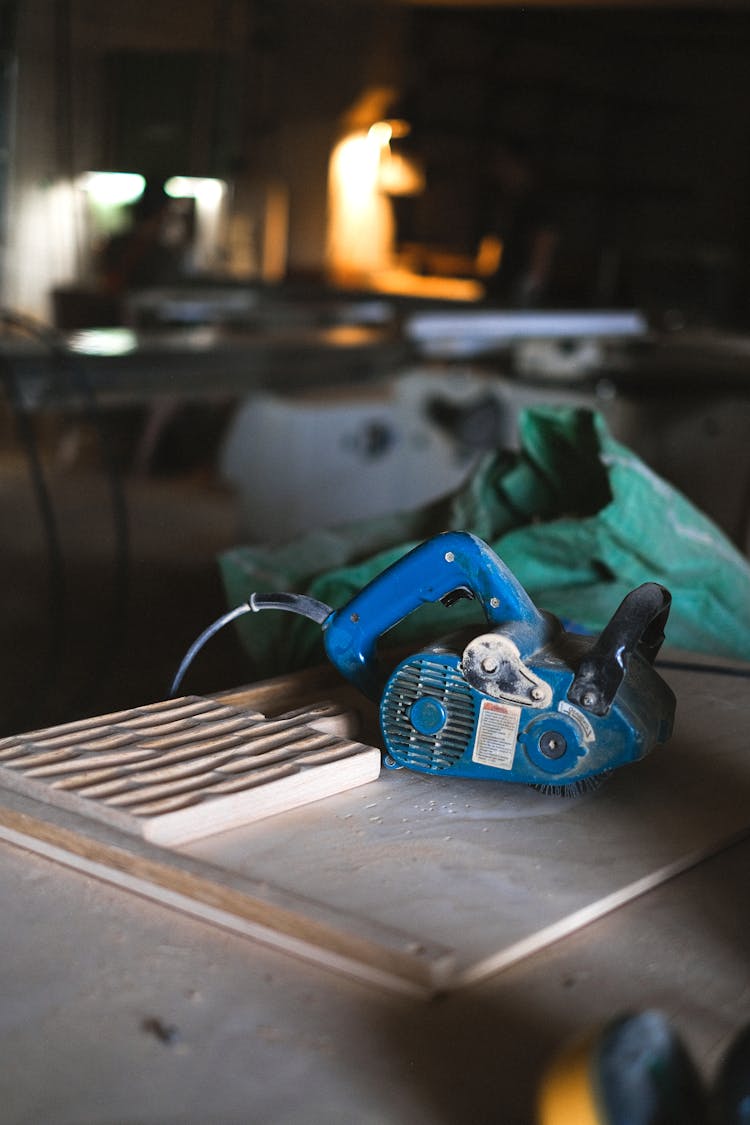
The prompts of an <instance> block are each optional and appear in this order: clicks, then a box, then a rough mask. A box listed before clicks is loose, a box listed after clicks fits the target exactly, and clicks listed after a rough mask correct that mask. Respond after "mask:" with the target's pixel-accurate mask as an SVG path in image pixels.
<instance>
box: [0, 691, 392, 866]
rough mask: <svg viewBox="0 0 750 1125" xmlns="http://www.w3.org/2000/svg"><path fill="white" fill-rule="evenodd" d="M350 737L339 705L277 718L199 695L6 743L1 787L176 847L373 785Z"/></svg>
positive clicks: (368, 762) (367, 755)
mask: <svg viewBox="0 0 750 1125" xmlns="http://www.w3.org/2000/svg"><path fill="white" fill-rule="evenodd" d="M351 733H352V731H351V716H350V715H349V713H348V712H346V711H345V710H344V709H343V708H341V707H339V706H337V705H335V704H331V703H322V704H317V705H316V706H308V707H301V708H298V709H296V710H293V711H288V712H286V713H284V714H281V715H278V716H276V717H275V718H269V719H267V718H266V717H265V716H264V715H263V714H262V713H261V712H260V711H256V710H252V709H248V708H246V707H238V706H236V705H234V704H232V703H229V702H224V701H222V700H216V699H205V698H200V697H197V696H188V697H183V698H180V699H171V700H167V701H165V702H161V703H154V704H151V705H148V706H145V707H136V708H131V709H129V710H126V711H119V712H117V713H115V714H110V715H104V716H99V717H97V718H94V719H85V720H82V721H80V722H76V723H69V724H66V725H64V726H59V727H53V728H48V729H47V730H41V731H34V732H32V733H30V734H24V735H19V736H17V737H12V738H6V739H3V740H2V741H1V742H0V785H1V786H3V787H5V788H6V789H11V790H14V791H16V792H19V793H23V794H24V795H25V796H28V797H33V798H34V799H36V800H41V801H44V802H47V803H49V804H52V805H55V806H57V807H60V808H64V809H67V810H69V811H70V812H75V813H78V814H80V815H82V816H86V817H91V818H93V819H95V820H99V821H103V822H105V823H107V824H110V825H112V826H113V827H115V828H118V829H120V830H123V831H126V832H133V833H135V834H136V835H139V836H141V837H143V838H144V839H146V840H150V841H152V842H154V843H158V844H163V845H166V846H175V845H179V844H184V843H187V842H188V841H190V840H195V839H199V838H201V837H203V836H207V835H211V834H213V833H216V832H222V831H225V830H227V829H231V828H236V827H239V826H241V825H243V824H248V823H251V822H253V821H255V820H259V819H261V818H262V817H266V816H270V815H273V814H274V813H277V812H282V811H286V810H287V809H292V808H296V807H298V806H299V805H302V804H306V803H308V802H309V801H314V800H318V799H320V798H322V797H326V796H330V795H331V794H333V793H339V792H342V791H343V790H345V789H349V788H351V787H353V786H355V785H359V784H363V783H364V782H367V781H371V780H374V779H375V778H376V777H377V776H378V773H379V770H380V753H379V751H377V750H375V749H373V748H372V747H369V746H365V745H363V744H362V743H359V742H355V741H352V739H351V738H350V737H349V736H350V734H351Z"/></svg>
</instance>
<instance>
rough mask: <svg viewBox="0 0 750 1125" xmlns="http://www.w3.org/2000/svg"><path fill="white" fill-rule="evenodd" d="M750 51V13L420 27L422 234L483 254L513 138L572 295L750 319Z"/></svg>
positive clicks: (412, 68)
mask: <svg viewBox="0 0 750 1125" xmlns="http://www.w3.org/2000/svg"><path fill="white" fill-rule="evenodd" d="M749 49H750V13H747V12H745V11H741V10H731V9H729V10H727V9H724V10H721V9H718V10H717V9H716V8H715V7H714V8H711V9H709V8H707V9H705V10H695V9H693V10H690V11H687V10H686V11H681V10H678V9H663V10H659V9H656V10H655V9H648V8H644V9H642V10H635V11H627V12H625V11H617V10H613V11H606V10H596V11H591V10H584V9H581V10H574V9H568V10H549V9H546V10H545V9H527V10H515V9H493V10H489V11H488V10H471V9H465V8H464V9H428V10H421V9H420V10H417V11H415V12H414V13H413V16H412V23H411V42H410V48H409V51H408V53H407V58H408V64H407V73H408V83H407V89H406V90H405V97H404V112H405V113H406V114H407V115H408V116H409V118H410V119H411V121H412V124H413V126H414V129H413V134H412V138H411V144H412V145H413V146H414V147H416V148H417V149H418V150H419V151H420V153H421V154H422V156H423V158H424V160H425V162H426V165H427V172H428V185H429V187H428V192H427V193H426V194H425V196H424V197H423V198H422V199H421V200H419V201H416V203H415V204H414V205H413V206H412V213H411V215H410V216H409V225H408V234H409V235H411V236H412V237H417V238H420V239H424V240H427V241H432V242H435V243H442V244H444V245H446V246H448V247H451V248H453V249H456V250H461V251H463V252H471V251H472V250H473V249H474V248H475V246H476V242H477V239H478V237H480V236H481V234H482V233H483V225H484V227H486V224H487V222H488V219H487V216H488V213H489V212H491V210H492V199H493V193H495V192H496V191H497V190H498V188H497V184H496V183H495V182H494V179H493V173H492V167H493V160H494V152H495V150H496V147H497V145H498V143H500V142H502V141H504V140H507V139H508V138H511V140H512V142H513V143H514V144H520V145H522V146H523V149H524V151H525V152H526V154H527V155H528V157H529V158H530V159H531V160H532V161H533V163H534V167H535V169H536V170H537V173H538V179H539V181H540V183H541V185H542V187H543V192H544V197H545V207H546V208H547V209H548V210H550V211H551V212H552V213H553V214H554V216H555V219H556V221H557V223H558V224H559V227H560V232H561V242H560V246H559V253H558V257H557V264H556V276H555V285H556V289H557V293H558V295H559V296H561V297H563V298H565V297H567V298H569V299H570V300H581V299H584V300H602V301H608V300H612V299H628V298H632V299H635V300H638V299H639V298H640V299H647V300H648V301H650V302H651V303H652V304H653V303H655V304H657V305H658V304H662V305H664V306H669V304H670V301H678V302H679V301H680V300H681V301H682V304H683V305H684V306H691V307H692V306H695V307H700V308H702V309H703V310H704V311H707V312H708V313H709V315H714V314H715V315H716V316H718V317H720V318H721V317H722V316H723V317H727V316H730V315H731V316H737V315H740V316H741V315H744V314H745V311H746V308H747V299H746V296H745V293H746V290H747V275H748V272H749V271H748V256H749V252H750V166H749V158H748V150H749V147H750V146H749V145H748V141H749V140H750V67H749V66H748V64H747V59H748V57H749V54H748V52H749Z"/></svg>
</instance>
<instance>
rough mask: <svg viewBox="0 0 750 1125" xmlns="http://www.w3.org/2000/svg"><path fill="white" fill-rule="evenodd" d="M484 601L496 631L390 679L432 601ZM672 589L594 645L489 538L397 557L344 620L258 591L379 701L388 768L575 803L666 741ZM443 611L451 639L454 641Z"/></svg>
mask: <svg viewBox="0 0 750 1125" xmlns="http://www.w3.org/2000/svg"><path fill="white" fill-rule="evenodd" d="M461 598H470V599H474V600H475V601H477V602H478V603H479V605H480V607H481V610H482V612H483V614H484V617H485V620H486V629H484V631H480V632H479V634H478V635H477V634H476V631H474V632H472V633H471V634H470V635H469V636H467V635H466V633H465V632H463V633H462V634H460V635H455V636H453V637H452V638H450V639H448V640H446V641H445V642H441V643H439V644H433V645H430V646H428V647H426V648H424V649H423V650H421V651H419V652H417V653H416V654H414V655H412V656H409V657H407V658H406V659H405V660H403V661H402V662H401V663H400V664H398V665H397V666H396V668H395V669H393V670H392V671H390V672H387V671H386V670H384V669H383V668H382V667H381V665H380V663H379V660H378V656H377V653H376V647H377V642H378V640H379V638H380V637H381V636H382V635H383V634H384V633H387V632H388V631H389V630H390V629H391V628H393V627H394V626H395V625H396V624H398V622H399V621H401V620H403V618H405V617H406V616H408V615H409V614H411V613H412V612H413V611H415V610H417V609H418V608H419V607H420V606H422V605H424V604H427V603H434V602H442V603H443V604H444V605H445V606H447V607H448V608H450V606H452V605H453V604H454V603H455V602H456V601H457V600H459V599H461ZM670 603H671V598H670V595H669V592H668V591H667V590H666V589H665V588H664V587H663V586H660V585H659V584H658V583H655V582H647V583H644V584H643V585H641V586H639V587H638V588H637V589H635V590H633V591H632V592H631V593H630V594H628V595H627V597H626V598H625V599H624V600H623V602H622V603H621V605H620V606H619V608H618V609H617V610H616V612H615V613H614V615H613V617H612V618H611V620H610V621H609V623H608V624H607V625H606V627H605V628H604V629H603V630H602V632H601V633H600V635H599V636H598V637H597V638H595V637H591V636H583V635H576V634H573V633H569V632H566V631H565V629H564V628H563V626H562V625H561V623H560V622H559V620H558V619H557V618H556V617H553V616H552V615H551V614H548V613H543V612H541V611H540V610H538V609H537V607H536V606H535V605H534V603H533V602H532V601H531V599H530V598H529V596H528V594H527V593H526V591H525V590H524V588H523V587H522V586H521V585H520V583H519V582H518V581H517V579H516V578H515V577H514V575H513V574H512V573H511V571H510V570H509V569H508V568H507V566H505V564H504V563H503V562H502V561H501V560H500V559H499V558H498V556H497V555H496V554H495V553H494V551H492V550H491V548H490V547H488V546H487V544H486V543H484V542H483V541H482V540H481V539H478V538H477V537H476V536H475V535H472V534H470V533H468V532H446V533H443V534H441V535H438V536H436V537H435V538H433V539H430V540H427V541H426V542H424V543H422V544H421V545H420V546H418V547H416V548H414V550H412V551H410V552H409V553H408V554H407V555H405V556H403V557H402V558H400V559H398V560H397V561H396V562H395V563H394V564H393V565H392V566H390V567H389V568H388V569H387V570H385V571H384V572H382V573H381V574H379V575H378V576H377V577H376V578H374V579H373V580H372V581H371V582H370V583H369V584H368V585H367V586H365V588H364V589H363V590H361V591H360V593H358V594H356V595H355V596H354V597H353V598H352V599H351V600H350V601H349V602H347V604H346V605H344V606H343V607H342V608H340V609H338V610H333V609H330V607H328V606H327V605H325V604H323V603H321V602H317V601H315V600H314V599H311V598H309V597H304V596H301V595H294V594H253V595H251V597H250V598H249V600H248V602H247V609H248V610H252V611H257V610H261V609H283V610H287V611H291V612H295V613H300V614H302V615H303V616H305V617H310V618H312V619H313V620H314V621H316V622H317V623H318V624H319V625H320V626H321V628H322V631H323V637H324V643H325V647H326V651H327V653H328V657H329V659H330V660H331V662H332V663H333V664H334V665H335V666H336V668H337V669H338V670H339V671H340V672H341V673H342V675H343V676H345V677H346V678H347V679H348V680H349V681H351V682H352V683H353V684H355V685H356V686H357V687H358V688H359V689H360V690H362V691H363V692H364V693H365V694H367V695H369V696H371V697H372V698H373V699H375V700H377V701H379V702H380V720H381V727H382V731H383V737H384V741H385V745H386V747H387V751H388V755H389V757H388V758H387V759H386V765H391V766H406V767H408V768H409V769H412V770H416V771H417V772H420V773H426V774H436V775H440V776H454V777H470V778H487V779H493V780H498V781H512V782H522V783H525V784H528V785H533V786H536V787H539V788H541V789H542V790H544V791H546V792H551V793H562V794H569V793H576V792H580V791H582V790H585V789H587V788H590V787H591V786H592V784H594V783H595V782H596V780H597V779H600V778H601V777H602V776H603V775H606V774H607V773H609V772H610V771H611V770H613V769H616V768H618V767H620V766H623V765H625V764H627V763H629V762H634V761H637V760H638V759H639V758H642V757H643V756H644V755H645V754H647V753H648V752H649V751H650V750H651V749H652V748H653V747H654V746H655V745H657V744H659V743H662V742H665V741H666V740H667V739H668V738H669V736H670V734H671V732H672V725H673V720H674V708H675V700H674V695H673V694H672V691H671V690H670V688H669V687H668V686H667V685H666V684H665V683H664V681H663V680H662V679H661V677H660V676H659V675H658V673H657V672H656V671H655V669H654V667H653V662H654V659H655V657H656V655H657V653H658V651H659V648H660V647H661V644H662V641H663V639H664V626H665V624H666V620H667V617H668V615H669V609H670ZM450 628H451V622H450V614H449V613H448V614H446V630H450Z"/></svg>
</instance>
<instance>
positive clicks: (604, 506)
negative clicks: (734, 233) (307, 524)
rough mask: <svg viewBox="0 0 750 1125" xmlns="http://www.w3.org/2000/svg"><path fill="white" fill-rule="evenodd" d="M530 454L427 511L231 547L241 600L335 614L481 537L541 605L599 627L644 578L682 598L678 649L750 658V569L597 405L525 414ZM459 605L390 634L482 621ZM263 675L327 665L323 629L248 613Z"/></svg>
mask: <svg viewBox="0 0 750 1125" xmlns="http://www.w3.org/2000/svg"><path fill="white" fill-rule="evenodd" d="M519 433H520V446H521V448H520V451H519V452H514V453H508V452H498V453H495V454H488V455H486V456H485V457H484V459H483V460H482V461H481V463H480V464H479V465H478V467H477V468H476V470H475V471H474V472H473V474H472V476H471V478H470V479H469V480H468V481H467V483H466V484H465V485H464V486H463V487H462V488H460V489H459V490H458V491H457V492H455V493H454V494H453V495H451V496H449V497H447V498H445V499H444V500H441V501H439V502H437V503H434V504H431V505H430V506H428V507H426V508H424V509H421V510H420V511H417V512H409V513H404V514H399V515H394V516H389V517H384V518H380V519H370V520H365V521H361V522H357V523H353V524H348V525H346V526H344V527H341V528H337V529H334V530H322V531H319V532H313V533H310V534H308V535H305V536H303V537H301V538H299V539H297V540H295V541H294V542H292V543H290V544H287V545H284V546H281V547H278V546H274V547H268V546H247V547H237V548H235V549H233V550H230V551H227V552H226V553H224V554H223V555H222V556H221V557H220V566H221V571H222V575H223V579H224V584H225V588H226V591H227V596H228V600H229V603H230V605H231V606H235V605H239V604H240V603H241V602H243V601H245V600H246V599H247V598H248V596H249V595H250V593H251V592H253V591H269V590H289V591H294V592H297V593H307V594H310V595H312V596H313V597H315V598H319V599H320V600H321V601H324V602H327V603H328V604H329V605H331V606H333V607H334V608H338V607H339V606H341V605H343V604H344V603H345V602H346V601H347V600H348V599H349V598H350V597H352V595H353V594H355V593H357V592H358V591H359V590H360V589H361V588H362V587H363V586H365V585H366V584H367V583H368V582H369V581H370V580H371V579H372V578H373V577H374V576H375V575H376V574H378V573H379V572H380V571H382V570H384V569H385V567H386V566H388V565H389V564H390V563H392V562H393V561H395V560H396V559H397V558H399V557H400V556H401V555H403V554H404V553H405V552H406V551H408V550H409V549H411V548H412V547H414V546H416V544H417V543H419V542H421V541H422V540H423V539H427V538H429V537H430V536H431V535H435V534H437V533H438V532H440V531H448V530H464V531H473V532H474V533H475V534H476V535H478V536H479V537H480V538H482V539H484V540H486V541H487V542H488V543H490V544H491V546H492V547H493V548H494V550H495V551H496V552H497V554H498V555H500V557H501V558H502V559H503V560H504V562H505V563H506V564H507V565H508V566H509V567H510V569H511V570H512V571H513V573H514V574H515V575H516V576H517V578H518V579H519V581H520V582H521V584H522V585H523V586H524V587H525V588H526V590H527V591H528V592H529V594H530V595H531V597H532V599H533V600H534V602H535V603H536V604H537V605H538V606H539V607H540V608H542V609H547V610H550V611H552V612H553V613H555V614H557V615H558V616H560V617H562V618H564V619H566V620H567V621H570V622H575V623H576V624H577V625H578V626H580V627H582V628H584V629H590V630H592V631H598V630H599V629H601V628H602V626H603V625H604V624H606V622H607V621H608V620H609V618H610V617H611V615H612V613H613V612H614V610H615V609H616V608H617V606H618V605H619V603H620V601H621V600H622V598H623V597H624V596H625V594H627V593H628V591H630V590H631V589H633V588H634V587H635V586H638V585H639V584H640V583H642V582H646V581H652V580H653V581H657V582H661V583H662V584H663V585H665V586H666V587H667V588H668V589H669V590H671V592H672V598H673V605H672V614H671V617H670V620H669V624H668V627H667V643H668V644H669V645H671V646H673V647H677V648H684V649H692V650H694V651H696V652H704V653H715V654H717V655H722V656H726V657H736V658H739V659H750V566H748V561H747V560H746V559H745V558H744V557H743V556H742V555H741V554H740V553H739V552H738V551H737V550H736V548H735V547H734V546H733V545H732V544H731V543H730V542H729V540H728V539H727V538H726V537H725V536H724V535H723V533H722V532H721V531H720V530H719V529H718V528H717V527H716V525H715V524H714V523H712V521H711V520H709V519H708V518H707V517H706V516H704V515H703V514H702V513H701V512H699V511H698V510H697V509H696V508H695V507H694V506H693V505H692V504H691V503H690V502H689V501H688V500H687V499H685V497H684V496H682V495H681V494H680V493H679V492H677V491H676V490H675V489H674V488H673V487H672V486H671V485H669V484H667V483H666V482H665V481H664V480H662V479H661V478H660V477H658V476H656V474H655V473H653V472H652V471H651V470H650V469H649V468H648V467H647V466H646V465H645V464H644V463H643V461H641V460H640V459H639V458H638V457H636V456H635V455H634V454H633V453H632V452H631V451H630V450H628V449H627V448H625V447H624V446H623V445H621V444H620V443H618V442H617V441H615V440H614V439H613V438H612V436H611V435H610V434H609V432H608V430H607V427H606V425H605V423H604V421H603V419H602V418H601V417H600V416H599V415H597V414H594V413H592V412H590V411H586V410H567V409H550V408H537V409H530V410H526V411H524V412H522V414H521V416H520V419H519ZM482 620H483V618H482V617H481V612H479V611H478V609H477V607H476V605H474V604H472V603H471V602H466V601H462V602H459V603H458V604H456V605H455V606H453V607H452V608H451V609H450V610H447V609H446V608H445V607H444V606H442V605H440V604H438V605H435V606H428V607H424V608H422V609H420V610H419V611H418V612H417V613H415V614H412V615H411V617H409V618H407V619H406V621H404V622H402V623H401V624H400V625H399V626H397V628H396V629H394V630H393V631H392V632H391V633H390V634H389V636H388V641H389V643H390V642H392V643H393V644H417V643H419V641H420V640H424V639H426V638H430V637H431V638H435V637H439V636H443V635H445V634H446V633H449V632H452V631H453V630H454V629H456V628H461V627H463V626H464V625H467V624H470V623H472V622H475V621H476V622H477V623H479V622H481V621H482ZM239 626H240V629H241V635H242V639H243V643H244V645H245V647H246V649H247V652H248V653H249V655H250V657H251V658H252V662H253V668H252V672H253V674H255V675H256V676H258V677H266V676H271V675H276V674H278V673H280V672H284V671H291V670H293V669H297V668H300V667H303V666H305V665H307V664H310V663H315V662H318V661H321V660H323V659H324V654H323V648H322V643H321V635H320V629H319V627H318V626H316V625H314V624H312V623H310V622H308V621H306V620H304V619H302V618H297V617H292V616H291V615H289V614H286V613H274V612H268V613H263V614H262V615H258V616H255V615H254V614H253V615H248V616H246V617H244V618H241V619H240V622H239Z"/></svg>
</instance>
